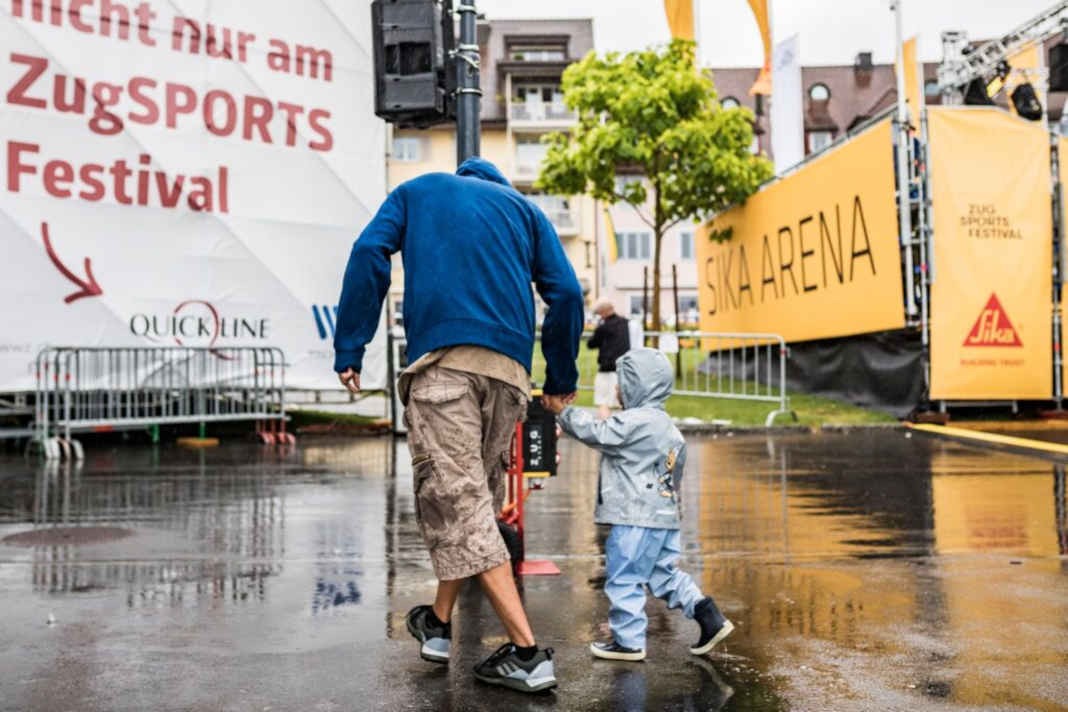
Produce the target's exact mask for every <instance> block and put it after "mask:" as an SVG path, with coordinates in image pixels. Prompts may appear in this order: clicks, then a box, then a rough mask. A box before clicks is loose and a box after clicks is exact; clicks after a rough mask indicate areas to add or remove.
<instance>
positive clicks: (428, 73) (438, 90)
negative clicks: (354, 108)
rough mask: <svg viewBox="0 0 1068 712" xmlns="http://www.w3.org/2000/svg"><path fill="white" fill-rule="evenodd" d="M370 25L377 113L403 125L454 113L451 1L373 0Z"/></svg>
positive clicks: (429, 122) (438, 120)
mask: <svg viewBox="0 0 1068 712" xmlns="http://www.w3.org/2000/svg"><path fill="white" fill-rule="evenodd" d="M371 28H372V41H373V44H374V71H375V115H376V116H378V117H380V118H383V119H385V120H386V121H388V122H389V123H392V124H396V125H398V126H400V127H402V128H407V127H416V128H422V127H426V126H431V125H433V124H437V123H441V122H444V121H448V120H449V118H450V117H451V116H454V115H455V111H454V109H453V108H452V105H453V104H454V101H453V98H452V97H453V90H455V84H456V81H455V78H453V76H452V75H453V74H454V72H450V71H448V68H449V67H450V66H451V65H452V59H451V56H450V55H451V53H452V51H453V49H454V47H455V44H456V38H455V32H454V29H453V22H452V0H374V2H372V3H371Z"/></svg>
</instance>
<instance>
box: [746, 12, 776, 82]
mask: <svg viewBox="0 0 1068 712" xmlns="http://www.w3.org/2000/svg"><path fill="white" fill-rule="evenodd" d="M749 7H751V8H752V9H753V17H754V18H756V22H757V27H759V28H760V39H761V40H762V41H763V43H764V66H763V67H761V68H760V75H759V76H758V77H757V80H756V82H754V83H753V86H752V87H751V88H750V89H749V94H750V95H753V94H764V95H768V94H771V15H770V13H769V12H768V0H749Z"/></svg>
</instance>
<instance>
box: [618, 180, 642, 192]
mask: <svg viewBox="0 0 1068 712" xmlns="http://www.w3.org/2000/svg"><path fill="white" fill-rule="evenodd" d="M642 180H643V178H642V176H616V194H617V195H626V192H627V186H629V185H634V184H635V183H641V182H642Z"/></svg>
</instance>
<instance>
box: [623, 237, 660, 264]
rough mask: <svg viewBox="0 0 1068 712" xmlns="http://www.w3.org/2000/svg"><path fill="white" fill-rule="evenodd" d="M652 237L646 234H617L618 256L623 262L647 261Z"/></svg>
mask: <svg viewBox="0 0 1068 712" xmlns="http://www.w3.org/2000/svg"><path fill="white" fill-rule="evenodd" d="M652 237H653V236H652V235H651V234H650V233H648V232H621V233H618V235H617V239H618V240H619V256H620V258H621V259H624V260H647V259H649V257H650V256H651V254H652V252H651V250H650V246H651V245H652V241H653V240H652Z"/></svg>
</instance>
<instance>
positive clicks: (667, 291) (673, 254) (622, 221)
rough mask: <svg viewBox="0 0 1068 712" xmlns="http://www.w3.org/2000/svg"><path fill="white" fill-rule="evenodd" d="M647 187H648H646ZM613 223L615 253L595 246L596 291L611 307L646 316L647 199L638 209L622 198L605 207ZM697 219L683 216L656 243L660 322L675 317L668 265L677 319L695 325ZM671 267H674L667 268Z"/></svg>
mask: <svg viewBox="0 0 1068 712" xmlns="http://www.w3.org/2000/svg"><path fill="white" fill-rule="evenodd" d="M634 180H644V178H643V177H642V176H640V175H625V176H619V177H618V178H617V179H616V181H617V183H625V182H627V181H634ZM649 192H650V193H651V191H649ZM607 211H608V214H609V215H610V216H611V219H612V226H614V228H615V235H616V244H617V247H618V250H617V254H618V256H617V258H616V260H615V261H614V262H613V261H612V259H611V256H610V253H611V250H610V249H602V250H601V252H600V259H601V269H600V271H599V276H600V278H601V280H602V281H601V284H600V285H599V287H600V289H599V296H600V297H603V298H605V299H609V300H611V302H612V303H613V304H614V305H615V308H616V311H617V312H619V313H620V314H623V315H625V316H631V317H641V316H642V315H643V314H647V315H649V316H650V319H651V314H652V308H653V266H652V265H653V251H654V250H655V248H656V246H655V244H654V242H655V237H654V234H653V229H652V228H651V227H650V226H649V224H648V223H647V222H645V220H643V219H642V214H644V215H645V216H646V217H648V216H651V215H652V214H653V206H652V202H651V201H649V202H648V203H647V204H646V205H644V206H641V208H640V211H641V212H640V213H639V211H638V210H636V209H635V208H634V206H631V205H629V204H627V203H617V204H615V205H613V206H609V207H607ZM600 212H601V215H600V216H599V217H600V218H601V220H602V225H604V227H603V228H602V229H601V230H600V233H599V234H600V235H601V237H602V241H603V240H604V239H606V236H607V229H606V228H607V223H606V222H604V212H605V210H603V209H602V210H601V211H600ZM696 234H697V225H696V224H695V223H690V222H682V223H679V224H678V225H676V226H674V227H672V228H671V229H670V230H668V232H667V233H666V234H665V235H664V239H663V242H662V243H661V245H660V286H661V290H662V291H661V296H660V316H661V319H662V321H663V322H664V323H665V324H674V323H675V303H674V291H673V284H674V283H673V271H674V275H675V276H677V285H678V295H679V322H680V324H682V325H690V326H696V325H697V322H698V317H699V312H698V306H697V262H696V250H697V245H696V244H695V239H696ZM672 268H674V270H673V269H672Z"/></svg>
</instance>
